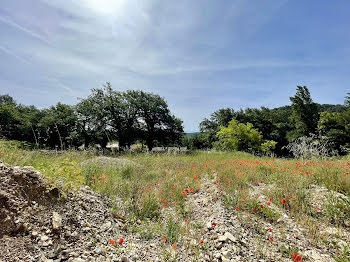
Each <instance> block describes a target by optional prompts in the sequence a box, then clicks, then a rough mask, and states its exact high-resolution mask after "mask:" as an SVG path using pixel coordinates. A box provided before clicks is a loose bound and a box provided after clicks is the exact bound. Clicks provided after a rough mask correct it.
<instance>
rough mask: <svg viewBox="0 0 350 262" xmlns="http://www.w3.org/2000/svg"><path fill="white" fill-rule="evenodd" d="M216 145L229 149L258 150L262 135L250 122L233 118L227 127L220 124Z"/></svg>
mask: <svg viewBox="0 0 350 262" xmlns="http://www.w3.org/2000/svg"><path fill="white" fill-rule="evenodd" d="M217 137H218V138H219V141H218V146H219V147H220V148H221V149H224V150H229V151H251V150H259V148H260V145H261V141H262V135H261V134H260V132H259V131H258V130H256V129H254V128H253V125H252V124H251V123H247V124H246V125H245V124H242V123H239V122H238V121H237V120H235V119H233V120H231V121H230V122H229V124H228V127H224V126H221V127H220V131H219V132H218V133H217Z"/></svg>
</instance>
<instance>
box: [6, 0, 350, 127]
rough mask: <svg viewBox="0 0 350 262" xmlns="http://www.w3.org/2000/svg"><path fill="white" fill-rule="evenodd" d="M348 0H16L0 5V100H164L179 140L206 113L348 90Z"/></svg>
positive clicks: (322, 99)
mask: <svg viewBox="0 0 350 262" xmlns="http://www.w3.org/2000/svg"><path fill="white" fill-rule="evenodd" d="M349 11H350V1H341V0H339V1H338V0H336V1H329V0H307V1H305V0H289V1H288V0H220V1H217V0H211V1H207V0H196V1H194V0H176V1H170V0H169V1H164V0H158V1H139V0H119V1H118V0H74V1H66V0H11V1H2V3H1V5H0V94H4V93H9V94H10V95H12V96H13V97H14V98H15V99H16V100H17V101H18V102H21V103H23V104H27V105H30V104H34V105H36V106H38V107H40V108H43V107H48V106H51V105H54V104H56V103H57V102H59V101H61V102H63V103H67V104H75V103H76V102H77V98H78V97H80V98H85V97H87V96H88V95H89V93H90V89H91V88H99V87H102V85H103V83H105V82H107V81H108V82H111V84H112V87H113V88H114V89H116V90H120V91H123V90H127V89H142V90H145V91H149V92H153V93H157V94H160V95H161V96H163V97H165V99H166V100H167V102H168V104H169V107H170V109H171V111H172V113H174V114H175V115H176V116H178V117H180V118H181V119H182V120H183V121H184V127H185V131H187V132H192V131H197V130H198V124H199V122H200V121H201V120H203V118H205V117H208V116H209V115H210V114H211V113H212V112H213V111H215V110H217V109H219V108H224V107H232V108H235V109H239V108H247V107H261V106H266V107H270V108H272V107H277V106H282V105H287V104H290V101H289V97H290V96H292V95H294V94H295V90H296V86H297V85H306V86H308V88H309V90H310V92H311V95H312V98H313V100H314V101H315V102H318V103H329V104H342V103H343V102H344V97H345V95H346V93H347V92H350V87H349V83H350V67H349V65H350V45H349V44H350V34H349V32H350V16H349V15H348V14H349Z"/></svg>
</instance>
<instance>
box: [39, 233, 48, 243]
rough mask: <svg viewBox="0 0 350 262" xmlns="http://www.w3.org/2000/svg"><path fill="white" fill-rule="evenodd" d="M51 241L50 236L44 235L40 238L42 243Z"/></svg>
mask: <svg viewBox="0 0 350 262" xmlns="http://www.w3.org/2000/svg"><path fill="white" fill-rule="evenodd" d="M48 239H49V237H48V236H46V235H42V236H41V237H40V241H43V242H44V241H47V240H48Z"/></svg>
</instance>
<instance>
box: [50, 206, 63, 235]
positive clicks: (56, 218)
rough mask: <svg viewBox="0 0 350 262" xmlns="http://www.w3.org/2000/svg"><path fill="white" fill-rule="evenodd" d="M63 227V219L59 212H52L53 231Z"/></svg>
mask: <svg viewBox="0 0 350 262" xmlns="http://www.w3.org/2000/svg"><path fill="white" fill-rule="evenodd" d="M61 227H62V217H61V216H60V215H59V214H58V213H57V212H55V211H54V212H52V229H53V230H54V231H58V230H59V229H60V228H61Z"/></svg>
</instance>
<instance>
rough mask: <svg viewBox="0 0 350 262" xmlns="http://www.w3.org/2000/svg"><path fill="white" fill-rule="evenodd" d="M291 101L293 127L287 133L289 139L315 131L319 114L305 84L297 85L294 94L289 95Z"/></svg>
mask: <svg viewBox="0 0 350 262" xmlns="http://www.w3.org/2000/svg"><path fill="white" fill-rule="evenodd" d="M290 100H291V102H292V115H291V117H290V120H291V122H292V123H293V124H294V127H295V129H294V130H293V131H291V132H289V133H288V138H289V140H294V139H296V138H298V137H300V136H307V135H309V134H310V133H315V132H316V129H317V122H318V119H319V114H318V111H317V105H316V104H315V103H314V102H313V101H312V99H311V96H310V92H309V90H308V89H307V87H306V86H298V87H297V92H296V94H295V96H293V97H290Z"/></svg>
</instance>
